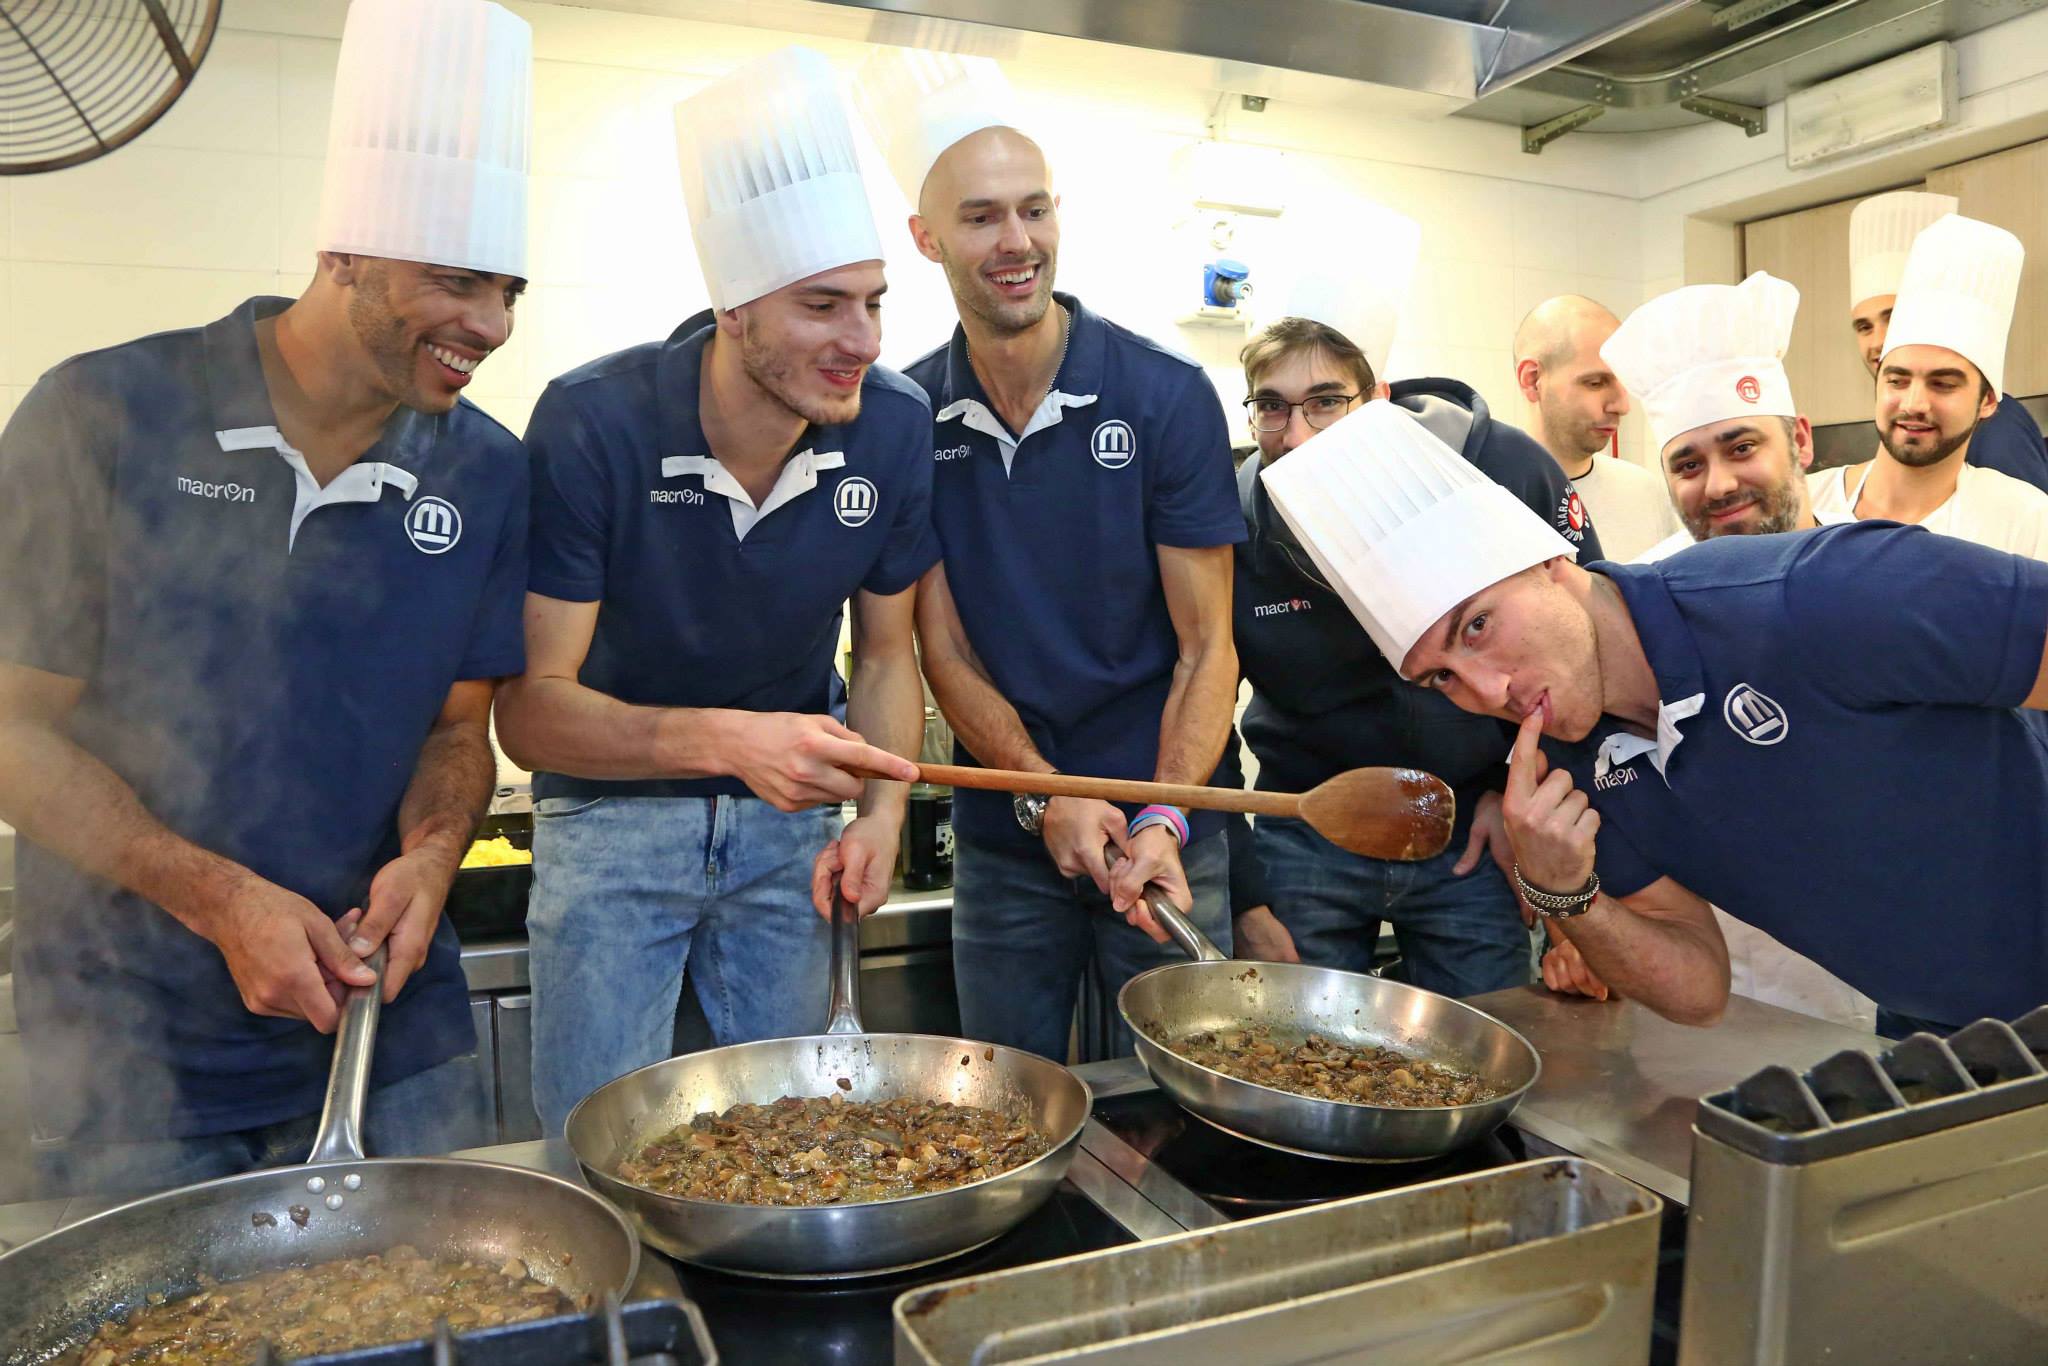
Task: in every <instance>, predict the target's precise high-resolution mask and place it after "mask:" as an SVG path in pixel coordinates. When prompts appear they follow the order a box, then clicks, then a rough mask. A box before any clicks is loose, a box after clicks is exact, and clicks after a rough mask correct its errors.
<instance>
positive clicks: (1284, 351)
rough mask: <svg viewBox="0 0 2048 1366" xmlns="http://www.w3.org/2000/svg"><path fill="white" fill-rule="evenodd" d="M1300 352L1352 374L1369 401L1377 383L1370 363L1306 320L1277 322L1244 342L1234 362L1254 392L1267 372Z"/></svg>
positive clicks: (1337, 335) (1345, 341)
mask: <svg viewBox="0 0 2048 1366" xmlns="http://www.w3.org/2000/svg"><path fill="white" fill-rule="evenodd" d="M1302 352H1309V353H1311V354H1315V353H1320V354H1321V355H1323V356H1324V357H1325V358H1327V359H1328V360H1329V361H1330V362H1331V363H1332V364H1334V365H1338V366H1341V367H1343V368H1344V369H1347V370H1349V371H1351V373H1352V376H1353V378H1355V379H1356V380H1357V381H1358V391H1359V392H1360V393H1362V394H1364V395H1366V396H1367V397H1368V398H1369V397H1371V395H1372V391H1373V390H1374V389H1376V388H1378V387H1379V380H1378V378H1377V377H1376V376H1374V374H1373V372H1372V362H1371V361H1369V360H1367V359H1366V358H1365V352H1363V351H1361V350H1359V349H1358V348H1357V347H1356V346H1355V345H1353V344H1352V341H1351V339H1350V338H1349V337H1347V336H1345V335H1344V334H1343V333H1342V332H1339V331H1338V330H1337V329H1336V328H1334V327H1331V326H1330V325H1329V324H1328V323H1319V322H1316V321H1314V320H1313V319H1309V318H1282V319H1280V321H1278V322H1276V323H1274V324H1273V325H1272V326H1270V327H1268V328H1267V329H1266V330H1265V331H1263V332H1261V333H1259V335H1258V336H1256V337H1253V338H1252V339H1251V340H1250V341H1248V342H1246V343H1245V344H1244V350H1242V351H1240V352H1238V353H1237V362H1238V364H1239V365H1242V366H1243V367H1244V378H1245V383H1246V384H1248V385H1249V386H1251V387H1252V388H1253V389H1257V388H1258V387H1259V380H1260V379H1261V378H1262V377H1263V376H1264V375H1265V373H1266V372H1267V371H1268V370H1270V369H1272V368H1273V367H1274V366H1276V365H1278V364H1279V363H1280V362H1281V361H1283V360H1286V359H1287V358H1288V357H1289V356H1295V355H1300V354H1301V353H1302Z"/></svg>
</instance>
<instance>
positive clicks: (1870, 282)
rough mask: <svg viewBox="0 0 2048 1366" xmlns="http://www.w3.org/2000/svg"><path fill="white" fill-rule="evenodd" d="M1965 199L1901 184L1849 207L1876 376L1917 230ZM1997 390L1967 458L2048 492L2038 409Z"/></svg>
mask: <svg viewBox="0 0 2048 1366" xmlns="http://www.w3.org/2000/svg"><path fill="white" fill-rule="evenodd" d="M1959 207H1960V204H1959V202H1958V201H1957V200H1956V198H1955V197H1954V196H1953V195H1945V194H1925V193H1922V192H1921V191H1918V190H1894V191H1892V192H1891V193H1889V194H1880V195H1872V196H1871V197H1870V198H1868V199H1866V200H1864V201H1863V202H1862V203H1861V204H1858V205H1857V206H1856V209H1855V211H1854V212H1853V213H1851V214H1850V215H1849V298H1850V299H1851V300H1852V301H1853V302H1852V303H1851V304H1850V306H1849V329H1850V332H1851V334H1852V335H1853V336H1854V337H1855V340H1856V350H1857V353H1858V354H1859V355H1860V356H1861V357H1862V358H1863V368H1864V369H1866V370H1868V371H1870V373H1871V376H1872V378H1877V374H1878V362H1879V361H1880V360H1882V359H1883V357H1884V353H1885V349H1886V341H1885V338H1886V336H1887V334H1888V332H1889V330H1890V328H1891V322H1892V313H1893V310H1894V308H1895V307H1896V305H1897V303H1898V295H1899V281H1900V279H1901V277H1902V276H1903V275H1904V274H1905V270H1906V258H1907V256H1908V255H1909V254H1911V252H1912V249H1913V240H1914V238H1916V237H1918V236H1919V235H1920V233H1921V232H1922V230H1924V229H1926V228H1928V227H1931V226H1932V225H1933V224H1934V223H1935V222H1936V221H1938V220H1939V219H1941V218H1943V217H1944V216H1946V215H1948V214H1952V213H1954V212H1955V211H1956V210H1957V208H1959ZM1882 388H1883V385H1882V384H1881V383H1880V385H1879V389H1880V391H1881V390H1882ZM1993 397H1995V398H1996V399H1997V407H1995V408H1993V409H1992V410H1991V411H1990V414H1989V415H1988V416H1987V417H1985V418H1984V419H1983V421H1982V423H1981V424H1980V425H1979V426H1978V428H1977V431H1976V433H1975V434H1974V435H1973V436H1972V437H1971V439H1970V444H1969V447H1968V450H1967V451H1966V453H1965V455H1964V459H1965V460H1967V461H1968V462H1969V463H1970V464H1972V465H1976V466H1981V467H1982V468H1984V469H1991V470H1997V471H1998V472H1999V473H2001V474H2007V475H2010V476H2012V477H2013V478H2014V479H2018V480H2021V481H2023V482H2025V483H2027V484H2031V485H2032V486H2033V487H2035V488H2037V489H2040V490H2042V491H2044V492H2048V443H2044V442H2043V440H2042V437H2041V429H2040V428H2039V427H2038V426H2036V425H2035V423H2034V419H2033V415H2032V414H2030V413H2028V412H2027V410H2026V409H2025V408H2024V407H2022V406H2021V404H2020V402H2019V400H2018V399H2015V398H2013V397H2011V396H2010V395H2003V394H1999V393H1998V392H1997V391H1996V390H1995V389H1994V390H1993ZM1882 453H1883V447H1882V446H1880V447H1879V454H1882Z"/></svg>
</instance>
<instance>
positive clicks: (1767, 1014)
mask: <svg viewBox="0 0 2048 1366" xmlns="http://www.w3.org/2000/svg"><path fill="white" fill-rule="evenodd" d="M1466 1001H1467V1004H1469V1005H1472V1006H1475V1007H1477V1008H1478V1009H1480V1010H1483V1011H1485V1012H1486V1013H1487V1014H1489V1015H1492V1016H1493V1017H1494V1018H1496V1019H1498V1020H1501V1021H1503V1022H1504V1023H1506V1024H1508V1025H1511V1026H1513V1027H1514V1028H1515V1029H1517V1030H1519V1031H1521V1034H1522V1036H1523V1037H1524V1038H1526V1039H1528V1041H1529V1042H1530V1043H1532V1044H1534V1045H1535V1047H1536V1052H1537V1053H1538V1054H1539V1055H1541V1057H1542V1059H1543V1075H1542V1076H1540V1077H1538V1078H1537V1080H1536V1085H1535V1086H1534V1087H1533V1088H1531V1089H1530V1091H1529V1094H1528V1095H1527V1096H1525V1097H1523V1099H1522V1103H1521V1105H1520V1107H1518V1108H1517V1109H1516V1111H1515V1113H1514V1116H1513V1118H1512V1119H1510V1121H1509V1122H1510V1123H1511V1124H1513V1125H1514V1126H1515V1127H1516V1128H1518V1129H1520V1130H1522V1132H1524V1133H1525V1134H1528V1135H1529V1136H1530V1137H1532V1138H1534V1139H1537V1140H1539V1141H1540V1142H1542V1143H1547V1144H1550V1145H1552V1146H1554V1147H1556V1148H1559V1149H1562V1150H1563V1151H1565V1152H1568V1153H1575V1154H1577V1155H1579V1156H1581V1157H1589V1158H1591V1159H1593V1160H1594V1161H1595V1162H1599V1163H1601V1164H1603V1165H1605V1166H1607V1167H1611V1168H1612V1169H1613V1170H1615V1171H1617V1172H1619V1173H1620V1174H1621V1175H1623V1176H1626V1177H1627V1178H1629V1180H1631V1181H1634V1182H1636V1183H1637V1184H1639V1185H1644V1186H1648V1187H1649V1188H1650V1189H1651V1190H1653V1191H1656V1192H1657V1193H1658V1194H1659V1195H1662V1196H1665V1197H1666V1198H1668V1199H1671V1200H1675V1201H1677V1202H1678V1203H1679V1204H1681V1205H1683V1204H1690V1203H1691V1197H1692V1122H1693V1111H1694V1109H1695V1107H1696V1105H1697V1103H1698V1101H1699V1099H1700V1097H1701V1096H1705V1095H1711V1094H1712V1093H1714V1092H1716V1091H1723V1090H1726V1089H1727V1088H1728V1087H1730V1086H1732V1085H1734V1084H1735V1083H1736V1082H1738V1081H1741V1080H1742V1079H1743V1078H1745V1077H1747V1076H1750V1075H1751V1074H1753V1073H1755V1072H1757V1071H1759V1070H1761V1069H1763V1068H1765V1067H1768V1066H1769V1065H1771V1064H1772V1063H1782V1064H1784V1065H1785V1066H1787V1067H1790V1068H1793V1069H1795V1070H1801V1071H1803V1070H1804V1069H1806V1068H1808V1067H1811V1066H1812V1065H1813V1064H1815V1063H1817V1062H1819V1061H1820V1060H1821V1059H1823V1058H1826V1057H1829V1056H1831V1055H1833V1054H1835V1053H1839V1052H1841V1051H1842V1050H1843V1049H1845V1048H1849V1049H1859V1050H1862V1051H1864V1052H1871V1053H1875V1052H1878V1051H1879V1050H1881V1049H1883V1048H1885V1047H1887V1046H1888V1045H1887V1043H1886V1041H1884V1040H1882V1039H1879V1038H1878V1037H1877V1036H1876V1035H1873V1034H1862V1033H1858V1032H1857V1031H1855V1030H1853V1029H1845V1028H1843V1027H1841V1026H1840V1025H1833V1024H1828V1023H1827V1022H1825V1021H1822V1020H1817V1019H1814V1018H1813V1017H1811V1016H1808V1015H1801V1014H1798V1013H1796V1012H1794V1011H1790V1010H1781V1009H1779V1008H1778V1007H1776V1006H1768V1005H1765V1004H1763V1003H1762V1002H1761V1001H1752V1000H1750V999H1749V998H1748V997H1746V996H1732V997H1730V998H1729V1000H1728V1010H1727V1013H1726V1014H1725V1015H1723V1016H1722V1018H1721V1021H1720V1023H1719V1024H1716V1025H1713V1026H1711V1027H1709V1028H1704V1029H1702V1028H1697V1027H1694V1026H1691V1025H1681V1024H1673V1023H1671V1022H1670V1021H1669V1020H1666V1019H1664V1018H1663V1017H1662V1016H1659V1015H1657V1014H1656V1013H1655V1012H1654V1011H1651V1010H1649V1009H1647V1008H1646V1007H1644V1006H1641V1005H1638V1004H1636V1003H1635V1002H1633V1001H1594V1000H1590V999H1588V998H1586V997H1583V996H1559V995H1557V994H1556V993H1554V992H1551V991H1547V990H1545V989H1544V988H1543V987H1540V986H1527V987H1514V988H1511V989H1509V990H1507V991H1495V992H1489V993H1487V994H1486V995H1484V996H1472V997H1467V998H1466Z"/></svg>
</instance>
